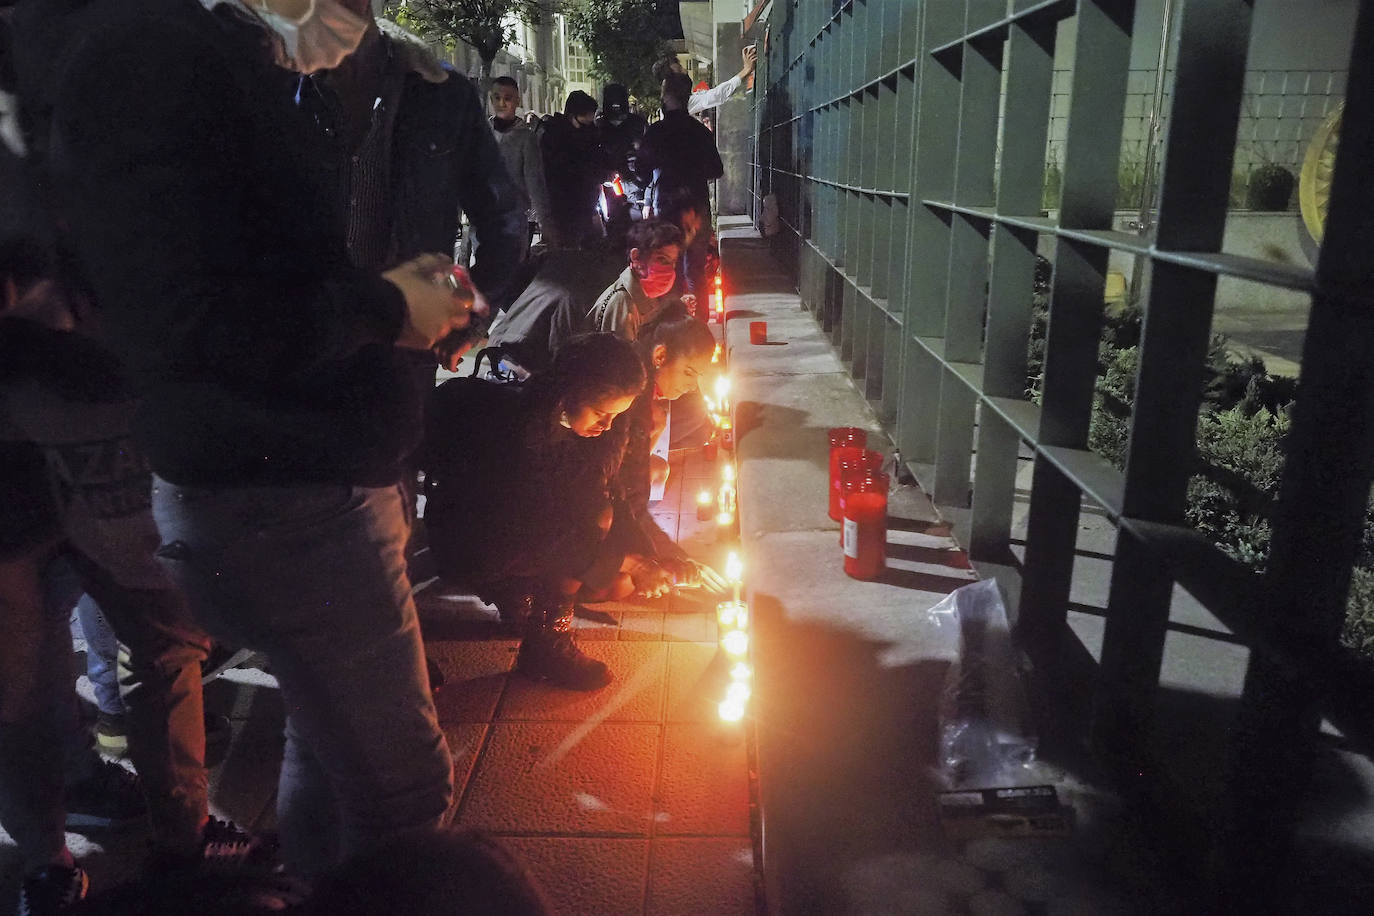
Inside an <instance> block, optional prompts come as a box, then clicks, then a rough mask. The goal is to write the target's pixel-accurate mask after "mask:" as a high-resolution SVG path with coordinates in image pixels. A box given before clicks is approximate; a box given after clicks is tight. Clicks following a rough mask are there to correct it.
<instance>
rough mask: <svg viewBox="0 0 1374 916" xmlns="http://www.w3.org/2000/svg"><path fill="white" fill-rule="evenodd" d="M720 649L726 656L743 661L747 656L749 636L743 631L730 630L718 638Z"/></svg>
mask: <svg viewBox="0 0 1374 916" xmlns="http://www.w3.org/2000/svg"><path fill="white" fill-rule="evenodd" d="M720 647H721V648H722V649H724V650H725V654H726V655H728V656H730V657H731V658H736V659H739V660H740V661H743V660H744V659H745V658H747V657H748V655H749V634H748V633H746V632H744V631H743V630H731V631H730V632H729V633H726V634H725V635H724V636H722V637H721V638H720Z"/></svg>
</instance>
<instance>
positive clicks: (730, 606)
mask: <svg viewBox="0 0 1374 916" xmlns="http://www.w3.org/2000/svg"><path fill="white" fill-rule="evenodd" d="M725 578H726V579H728V580H729V581H730V585H731V587H732V588H733V589H734V596H733V598H732V599H731V600H730V601H722V602H721V603H720V604H718V605H716V626H717V630H718V632H719V634H720V650H721V652H723V653H724V654H725V661H726V664H727V665H728V666H729V674H730V678H729V681H728V682H727V684H726V686H725V696H724V697H723V698H722V699H721V701H720V703H719V704H717V706H716V712H717V714H719V716H720V719H721V721H722V722H739V721H740V720H741V719H743V718H744V714H745V712H746V711H747V710H748V704H749V697H750V695H751V694H752V693H753V680H754V666H753V665H752V664H751V663H750V661H749V605H747V604H746V603H745V602H744V598H743V594H742V591H743V587H744V564H743V563H741V562H740V558H739V554H737V553H736V552H735V551H733V550H732V551H730V555H729V557H728V558H726V561H725Z"/></svg>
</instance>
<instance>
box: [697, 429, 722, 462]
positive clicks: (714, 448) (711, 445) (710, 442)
mask: <svg viewBox="0 0 1374 916" xmlns="http://www.w3.org/2000/svg"><path fill="white" fill-rule="evenodd" d="M719 450H720V444H719V443H718V442H717V441H716V437H715V436H714V435H713V436H711V438H710V439H707V440H706V444H705V445H703V446H702V447H701V457H702V458H703V459H705V460H706V461H715V460H716V453H717V452H718V451H719Z"/></svg>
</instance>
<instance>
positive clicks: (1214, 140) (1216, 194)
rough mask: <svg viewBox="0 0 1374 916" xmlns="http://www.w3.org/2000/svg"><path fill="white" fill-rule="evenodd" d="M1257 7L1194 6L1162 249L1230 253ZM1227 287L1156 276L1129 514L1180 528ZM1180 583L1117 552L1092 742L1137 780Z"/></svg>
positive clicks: (1130, 463)
mask: <svg viewBox="0 0 1374 916" xmlns="http://www.w3.org/2000/svg"><path fill="white" fill-rule="evenodd" d="M1250 13H1251V4H1250V2H1249V0H1188V2H1187V3H1186V4H1185V5H1184V8H1183V13H1182V18H1181V21H1180V29H1179V50H1178V73H1177V79H1176V83H1175V87H1174V93H1173V103H1172V106H1171V111H1170V114H1169V136H1168V141H1167V143H1168V146H1167V148H1166V151H1165V158H1164V173H1163V182H1162V188H1161V195H1160V212H1159V226H1158V231H1157V234H1156V242H1155V244H1156V245H1157V246H1158V247H1159V248H1161V249H1165V250H1173V251H1180V250H1181V251H1219V250H1220V249H1221V243H1222V236H1223V234H1224V232H1225V230H1226V209H1227V198H1228V196H1229V192H1230V185H1231V164H1232V158H1233V152H1234V148H1233V146H1232V145H1231V144H1229V143H1227V142H1224V141H1223V142H1218V138H1229V137H1231V136H1234V135H1235V131H1236V125H1237V124H1238V123H1239V119H1240V102H1241V92H1242V90H1243V88H1244V81H1245V55H1246V49H1247V47H1248V45H1249V40H1250ZM1215 293H1216V276H1215V275H1214V274H1211V273H1206V272H1203V271H1195V270H1186V269H1183V268H1180V267H1176V266H1173V265H1170V264H1164V263H1154V264H1152V266H1151V276H1150V297H1149V302H1148V303H1147V304H1146V309H1145V321H1144V327H1143V330H1142V335H1141V344H1140V366H1139V369H1138V370H1137V375H1136V394H1135V403H1134V409H1133V412H1132V416H1131V446H1132V447H1131V448H1130V449H1129V455H1128V458H1127V462H1126V473H1125V493H1124V497H1123V505H1122V512H1123V514H1124V515H1126V516H1128V517H1131V518H1140V519H1145V520H1148V521H1157V522H1181V521H1182V520H1183V510H1184V506H1185V504H1186V491H1187V486H1188V478H1189V476H1190V475H1191V473H1192V468H1191V467H1190V463H1189V462H1187V461H1180V460H1179V457H1180V456H1185V455H1191V454H1192V452H1193V448H1194V442H1195V441H1196V436H1197V411H1198V404H1199V403H1200V401H1201V398H1202V373H1201V372H1200V371H1199V367H1201V366H1202V365H1203V364H1204V362H1205V361H1206V356H1207V347H1208V344H1209V341H1210V337H1211V326H1212V303H1213V298H1214V296H1215ZM1172 585H1173V583H1172V581H1171V580H1170V578H1169V575H1168V573H1167V571H1166V570H1164V569H1163V568H1161V567H1160V565H1159V564H1158V563H1157V562H1155V561H1154V560H1153V558H1152V557H1150V556H1149V555H1148V554H1147V553H1146V550H1145V547H1144V545H1142V544H1139V543H1138V542H1137V541H1136V539H1134V538H1132V537H1122V538H1119V539H1118V541H1117V550H1116V559H1115V562H1114V565H1113V572H1112V583H1111V588H1110V591H1109V594H1108V600H1107V625H1106V631H1105V633H1104V635H1103V643H1102V664H1101V679H1100V681H1099V690H1098V696H1097V706H1096V709H1095V710H1094V715H1093V731H1092V733H1093V738H1094V741H1095V743H1096V744H1097V745H1098V747H1099V748H1100V749H1102V750H1103V751H1104V752H1105V753H1106V754H1107V755H1108V756H1109V757H1111V758H1113V759H1116V760H1118V761H1119V763H1120V764H1121V765H1122V766H1123V767H1125V768H1126V771H1127V772H1129V771H1132V770H1133V769H1135V768H1137V764H1138V763H1140V762H1141V757H1142V755H1143V754H1145V753H1146V749H1145V745H1146V744H1147V743H1148V737H1149V734H1150V731H1151V728H1152V724H1153V711H1154V704H1155V694H1156V691H1157V689H1158V682H1159V671H1160V665H1161V664H1162V662H1163V658H1164V637H1165V632H1166V628H1167V626H1168V622H1169V603H1170V597H1171V591H1172Z"/></svg>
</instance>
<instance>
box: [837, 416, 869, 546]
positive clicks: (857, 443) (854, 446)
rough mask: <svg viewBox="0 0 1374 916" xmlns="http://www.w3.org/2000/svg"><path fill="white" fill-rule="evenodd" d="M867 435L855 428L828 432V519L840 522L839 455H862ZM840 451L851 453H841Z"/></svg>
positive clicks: (839, 427) (847, 427)
mask: <svg viewBox="0 0 1374 916" xmlns="http://www.w3.org/2000/svg"><path fill="white" fill-rule="evenodd" d="M867 444H868V433H867V432H866V431H865V430H862V429H859V428H858V427H857V426H837V427H835V428H834V429H832V430H830V517H831V518H832V519H834V520H835V521H837V522H838V521H839V520H840V492H839V487H840V463H839V462H840V457H841V454H863V448H864V446H865V445H867ZM841 449H850V450H851V451H849V452H845V453H842V452H841Z"/></svg>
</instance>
